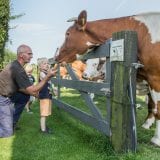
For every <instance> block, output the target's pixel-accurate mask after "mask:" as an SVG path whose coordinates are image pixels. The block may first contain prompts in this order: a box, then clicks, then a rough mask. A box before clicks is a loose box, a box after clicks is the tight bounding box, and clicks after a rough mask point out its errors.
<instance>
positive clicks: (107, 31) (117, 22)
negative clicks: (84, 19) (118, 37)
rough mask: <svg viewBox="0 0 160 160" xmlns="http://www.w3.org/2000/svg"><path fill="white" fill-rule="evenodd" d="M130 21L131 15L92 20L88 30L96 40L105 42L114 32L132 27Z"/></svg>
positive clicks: (88, 24)
mask: <svg viewBox="0 0 160 160" xmlns="http://www.w3.org/2000/svg"><path fill="white" fill-rule="evenodd" d="M130 22H131V20H129V17H127V18H117V19H104V20H98V21H92V22H88V23H87V27H86V31H87V33H88V34H89V35H90V36H91V37H92V38H93V39H94V40H95V41H97V42H101V43H103V42H104V41H106V40H107V39H109V38H111V37H112V33H114V32H118V31H122V30H125V29H128V28H131V26H130V24H129V23H130ZM131 23H132V22H131ZM129 26H130V27H129ZM131 29H132V28H131Z"/></svg>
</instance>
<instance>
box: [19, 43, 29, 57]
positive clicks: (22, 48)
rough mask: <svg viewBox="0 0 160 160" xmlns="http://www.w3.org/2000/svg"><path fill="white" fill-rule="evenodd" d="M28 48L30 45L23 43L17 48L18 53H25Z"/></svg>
mask: <svg viewBox="0 0 160 160" xmlns="http://www.w3.org/2000/svg"><path fill="white" fill-rule="evenodd" d="M26 48H30V47H29V46H27V45H25V44H22V45H20V46H19V47H18V48H17V55H18V54H20V53H23V52H24V51H25V49H26Z"/></svg>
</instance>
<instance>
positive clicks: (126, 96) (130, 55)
mask: <svg viewBox="0 0 160 160" xmlns="http://www.w3.org/2000/svg"><path fill="white" fill-rule="evenodd" d="M120 39H124V61H112V63H111V68H112V73H111V83H112V84H111V91H112V97H111V132H112V136H111V142H112V145H113V148H114V149H115V150H116V151H118V152H127V151H133V152H135V151H136V144H137V137H136V123H135V101H136V87H135V86H136V69H135V68H134V67H132V63H136V62H137V34H136V32H134V31H122V32H118V33H114V34H113V35H112V41H116V40H120ZM131 69H132V70H131ZM131 71H132V72H131ZM130 76H131V77H130ZM130 84H132V88H130ZM131 89H132V93H131V94H130V90H131Z"/></svg>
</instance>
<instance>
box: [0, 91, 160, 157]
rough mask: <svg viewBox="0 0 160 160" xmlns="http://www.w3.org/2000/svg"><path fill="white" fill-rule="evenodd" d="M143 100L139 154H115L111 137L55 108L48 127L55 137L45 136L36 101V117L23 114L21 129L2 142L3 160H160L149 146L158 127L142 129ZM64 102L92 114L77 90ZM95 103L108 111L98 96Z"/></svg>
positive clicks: (159, 153)
mask: <svg viewBox="0 0 160 160" xmlns="http://www.w3.org/2000/svg"><path fill="white" fill-rule="evenodd" d="M73 93H74V94H73ZM66 95H67V96H68V97H70V98H68V97H66ZM142 98H143V97H138V98H137V103H140V104H141V105H142V106H144V107H142V108H141V109H139V110H137V131H138V150H137V153H136V154H133V153H124V154H119V153H115V152H114V150H113V149H112V146H111V144H110V141H109V138H108V137H106V136H104V135H102V134H100V133H99V132H98V131H96V130H95V129H93V128H91V127H89V126H87V125H84V124H83V123H81V122H80V121H79V120H76V119H74V118H72V117H71V116H70V115H68V114H67V113H65V112H64V111H63V110H60V109H58V108H57V107H56V106H54V105H53V114H52V116H50V117H48V125H49V126H51V127H52V128H53V129H54V134H53V135H43V134H41V133H40V132H39V104H38V102H37V101H36V102H35V103H34V104H33V108H32V110H33V112H34V114H27V113H26V112H25V111H24V112H23V114H22V117H21V119H20V122H19V125H20V126H21V130H18V131H16V133H15V134H14V136H12V137H10V138H1V139H0V160H159V157H160V148H156V147H154V146H152V145H150V143H149V141H150V139H151V137H152V136H153V134H154V129H155V126H153V128H151V130H144V129H142V128H141V124H142V123H143V121H144V118H145V116H146V114H147V110H146V106H145V104H144V102H143V101H142V100H143V99H142ZM62 99H65V100H66V101H70V104H72V103H73V104H75V106H76V107H82V108H83V110H86V111H87V112H89V110H88V109H86V107H85V106H83V104H84V102H83V101H81V99H80V97H79V95H78V94H77V93H76V92H75V91H71V92H69V90H67V92H65V91H63V93H62ZM95 101H97V102H98V106H99V107H100V108H101V111H102V112H103V111H105V108H104V107H103V105H102V104H101V102H103V101H104V99H103V98H101V97H99V96H98V97H96V98H95ZM103 103H104V102H103ZM104 115H105V114H104Z"/></svg>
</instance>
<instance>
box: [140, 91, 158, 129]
mask: <svg viewBox="0 0 160 160" xmlns="http://www.w3.org/2000/svg"><path fill="white" fill-rule="evenodd" d="M153 109H154V102H153V100H152V97H151V94H150V93H148V115H147V117H146V120H145V122H144V124H143V125H142V127H143V128H145V129H149V128H150V127H151V126H152V124H153V123H154V122H155V116H154V114H153Z"/></svg>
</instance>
